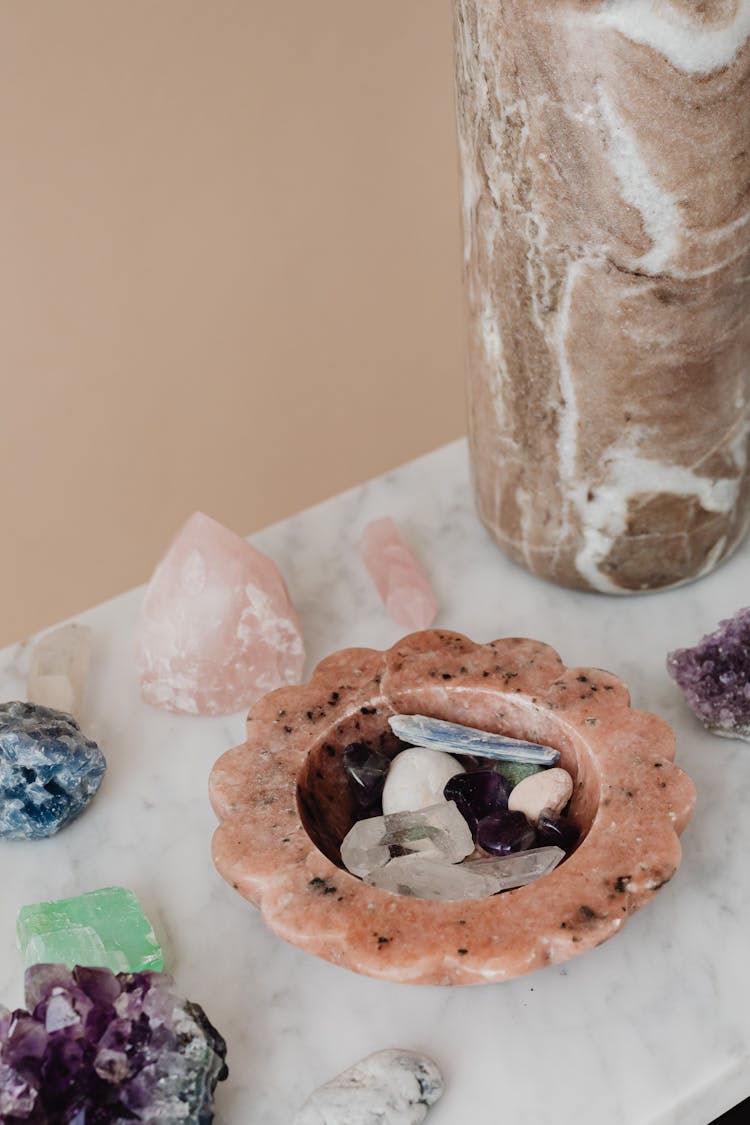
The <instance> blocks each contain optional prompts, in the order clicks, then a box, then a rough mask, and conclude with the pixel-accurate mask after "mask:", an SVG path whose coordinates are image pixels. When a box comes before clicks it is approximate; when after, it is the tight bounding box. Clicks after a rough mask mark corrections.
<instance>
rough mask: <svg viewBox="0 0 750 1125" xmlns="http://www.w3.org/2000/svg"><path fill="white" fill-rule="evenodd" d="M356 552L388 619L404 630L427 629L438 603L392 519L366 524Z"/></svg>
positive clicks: (427, 580)
mask: <svg viewBox="0 0 750 1125" xmlns="http://www.w3.org/2000/svg"><path fill="white" fill-rule="evenodd" d="M359 551H360V555H361V556H362V561H363V562H364V564H365V566H366V567H367V570H368V571H369V574H370V577H371V578H372V580H373V582H374V583H375V586H376V587H377V591H378V593H379V594H380V597H381V598H382V600H383V604H384V605H385V608H386V611H387V613H388V616H389V617H390V618H391V620H392V621H395V622H396V624H397V625H401V626H403V627H404V628H405V629H415V630H417V629H428V628H429V627H430V625H432V623H433V621H434V620H435V617H436V616H437V611H438V604H437V600H436V598H435V594H434V592H433V589H432V586H431V585H430V582H429V579H428V578H427V575H426V574H425V572H424V570H423V569H422V566H421V565H420V563H419V561H418V559H417V558H416V556H415V554H414V552H413V551H412V549H411V547H410V546H409V544H408V543H407V541H406V539H405V538H404V536H403V533H402V532H401V529H400V528H399V526H398V524H397V523H396V522H395V520H392V519H391V518H390V517H388V516H386V517H385V518H383V519H379V520H373V521H372V523H368V524H367V526H366V527H365V529H364V531H363V532H362V537H361V539H360V543H359Z"/></svg>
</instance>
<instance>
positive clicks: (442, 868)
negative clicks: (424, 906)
mask: <svg viewBox="0 0 750 1125" xmlns="http://www.w3.org/2000/svg"><path fill="white" fill-rule="evenodd" d="M365 882H366V883H370V884H371V885H372V886H373V887H379V888H380V890H382V891H390V892H391V894H394V895H408V896H410V897H411V898H434V899H442V900H444V901H449V902H458V901H461V900H463V899H476V898H489V896H490V895H494V894H495V893H496V892H497V890H498V885H497V879H496V878H495V877H494V876H493V875H484V874H482V873H481V872H474V871H471V870H469V868H468V865H467V864H465V863H457V864H450V863H445V862H441V861H440V860H437V859H431V858H429V859H426V858H425V857H424V856H422V855H405V856H400V857H399V858H397V859H392V860H390V862H389V863H387V864H386V865H385V867H379V868H378V869H377V871H371V872H370V874H369V875H366V876H365Z"/></svg>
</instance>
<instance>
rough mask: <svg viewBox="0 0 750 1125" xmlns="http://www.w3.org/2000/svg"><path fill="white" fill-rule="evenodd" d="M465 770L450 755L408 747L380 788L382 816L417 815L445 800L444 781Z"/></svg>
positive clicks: (395, 760)
mask: <svg viewBox="0 0 750 1125" xmlns="http://www.w3.org/2000/svg"><path fill="white" fill-rule="evenodd" d="M464 772H465V771H464V767H463V766H462V765H461V763H460V762H458V761H456V759H455V758H454V757H453V756H452V755H451V754H443V753H442V752H441V751H439V750H426V749H424V748H423V747H422V746H410V747H409V748H408V749H407V750H402V751H401V753H400V754H398V755H397V756H396V757H395V758H394V759H393V762H392V764H391V768H390V769H389V771H388V776H387V778H386V779H385V786H384V788H383V813H384V814H385V815H386V816H388V815H389V814H390V813H397V812H417V811H418V810H419V809H426V808H429V807H430V805H437V804H440V802H441V801H445V800H446V798H445V796H444V795H443V790H444V789H445V786H446V784H447V782H449V781H450V779H451V778H452V777H455V776H456V774H457V773H464Z"/></svg>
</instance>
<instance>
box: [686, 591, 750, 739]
mask: <svg viewBox="0 0 750 1125" xmlns="http://www.w3.org/2000/svg"><path fill="white" fill-rule="evenodd" d="M667 670H668V671H669V674H670V675H671V676H672V677H673V679H675V680H676V681H677V684H678V686H679V687H680V689H681V691H682V694H683V695H684V696H685V701H686V703H687V705H688V707H690V709H691V710H692V711H693V712H694V713H695V714H696V715H697V716H698V718H699V719H700V720H701V722H702V723H703V724H704V725H705V726H706V727H708V729H709V730H710V731H711V732H712V733H713V734H720V735H723V736H724V737H726V738H744V739H747V740H748V741H750V608H746V609H739V610H738V611H737V613H735V615H734V617H730V618H729V619H728V620H726V621H721V622H720V623H719V627H718V628H717V629H716V630H715V631H714V632H713V633H709V634H708V635H707V636H705V637H703V639H702V640H701V641H700V642H699V643H698V644H697V645H695V646H694V647H693V648H682V649H677V651H676V652H671V653H670V654H669V656H668V657H667Z"/></svg>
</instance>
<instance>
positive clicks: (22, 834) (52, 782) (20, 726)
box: [0, 703, 106, 840]
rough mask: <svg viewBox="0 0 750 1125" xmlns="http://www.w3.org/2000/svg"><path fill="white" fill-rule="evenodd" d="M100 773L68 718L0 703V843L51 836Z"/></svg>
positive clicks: (97, 756)
mask: <svg viewBox="0 0 750 1125" xmlns="http://www.w3.org/2000/svg"><path fill="white" fill-rule="evenodd" d="M105 769H106V762H105V760H104V755H103V754H102V752H101V750H100V749H99V747H98V746H97V745H96V743H95V742H92V741H91V739H89V738H86V737H85V736H84V735H83V734H82V733H81V730H80V728H79V726H78V723H77V722H76V721H75V719H74V718H73V717H72V716H71V715H65V714H63V712H62V711H53V710H52V709H51V708H49V707H40V706H37V705H36V704H34V703H2V704H0V839H2V838H3V837H6V838H13V837H16V838H26V839H30V840H34V839H40V838H41V837H44V836H51V835H52V834H53V833H54V832H57V831H58V830H59V829H60V828H63V827H64V826H65V825H66V824H69V823H70V821H71V820H74V819H75V818H76V817H77V816H78V815H79V813H81V812H83V810H84V809H85V808H86V805H88V803H89V801H90V800H91V799H92V798H93V796H94V795H95V793H96V791H97V789H98V788H99V786H100V784H101V780H102V777H103V776H104V771H105Z"/></svg>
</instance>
